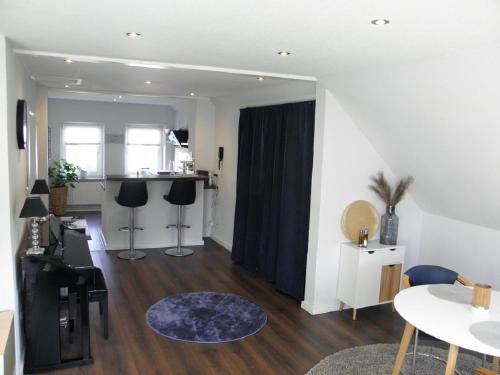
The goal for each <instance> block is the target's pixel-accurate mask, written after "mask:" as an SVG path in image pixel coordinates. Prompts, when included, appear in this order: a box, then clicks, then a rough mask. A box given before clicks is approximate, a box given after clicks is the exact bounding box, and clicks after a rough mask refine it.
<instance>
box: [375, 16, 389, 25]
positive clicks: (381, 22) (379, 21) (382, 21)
mask: <svg viewBox="0 0 500 375" xmlns="http://www.w3.org/2000/svg"><path fill="white" fill-rule="evenodd" d="M389 22H391V21H389V20H386V19H384V18H376V19H374V20H371V21H370V23H371V24H372V25H375V26H384V25H387V24H389Z"/></svg>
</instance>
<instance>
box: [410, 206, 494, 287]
mask: <svg viewBox="0 0 500 375" xmlns="http://www.w3.org/2000/svg"><path fill="white" fill-rule="evenodd" d="M498 243H500V231H498V230H494V229H490V228H485V227H481V226H478V225H472V224H469V223H465V222H463V221H458V220H454V219H449V218H446V217H443V216H437V215H432V214H425V215H424V220H423V227H422V240H421V251H420V258H419V261H420V263H421V264H437V265H440V266H443V267H447V268H451V269H453V270H455V271H456V272H458V273H460V274H463V275H464V276H465V277H467V278H468V279H469V280H471V281H472V282H473V283H487V284H491V285H493V287H494V288H495V289H496V290H499V289H500V272H499V271H498V265H499V264H500V252H499V249H498Z"/></svg>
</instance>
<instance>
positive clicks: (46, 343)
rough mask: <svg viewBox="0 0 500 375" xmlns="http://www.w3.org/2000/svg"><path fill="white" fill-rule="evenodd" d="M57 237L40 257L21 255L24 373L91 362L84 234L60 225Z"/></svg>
mask: <svg viewBox="0 0 500 375" xmlns="http://www.w3.org/2000/svg"><path fill="white" fill-rule="evenodd" d="M51 226H52V225H51ZM52 232H55V231H52ZM57 232H59V228H57ZM58 234H59V233H58ZM57 237H58V236H57V235H56V240H58V238H57ZM61 239H63V241H56V242H55V243H54V244H52V245H51V246H49V247H48V248H47V249H46V251H45V254H44V255H42V256H28V255H26V254H22V255H21V259H20V264H21V279H22V281H21V282H22V286H21V298H22V309H23V314H22V316H23V322H22V325H23V328H24V338H25V345H26V355H25V363H24V373H25V374H32V373H36V372H43V371H50V370H54V369H59V368H65V367H73V366H79V365H84V364H90V363H92V362H93V360H92V356H91V353H90V333H89V303H88V282H89V281H90V280H91V278H92V272H93V270H94V265H93V263H92V258H91V256H90V251H89V247H88V243H87V240H86V237H85V234H82V233H79V232H76V231H73V230H66V231H64V234H63V235H62V236H61ZM62 244H64V246H62Z"/></svg>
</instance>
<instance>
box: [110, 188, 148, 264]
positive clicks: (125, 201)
mask: <svg viewBox="0 0 500 375" xmlns="http://www.w3.org/2000/svg"><path fill="white" fill-rule="evenodd" d="M115 201H116V203H118V204H119V205H120V206H124V207H128V208H129V211H128V227H121V228H119V229H118V230H119V231H128V232H129V236H130V237H129V241H130V249H129V250H128V251H120V252H119V253H118V258H121V259H128V260H132V259H141V258H144V257H145V256H146V253H145V252H144V251H135V249H134V232H135V231H136V230H144V228H141V227H136V226H135V208H136V207H141V206H144V205H145V204H146V203H147V202H148V189H147V186H146V182H145V181H124V182H122V184H121V186H120V193H118V196H117V197H115Z"/></svg>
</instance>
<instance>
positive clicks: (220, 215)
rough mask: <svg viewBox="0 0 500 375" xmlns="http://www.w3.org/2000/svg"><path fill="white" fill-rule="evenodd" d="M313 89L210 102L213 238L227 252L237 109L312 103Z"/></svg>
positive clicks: (293, 87) (278, 89)
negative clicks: (221, 156) (212, 114)
mask: <svg viewBox="0 0 500 375" xmlns="http://www.w3.org/2000/svg"><path fill="white" fill-rule="evenodd" d="M314 86H315V85H314V83H311V82H293V83H288V84H284V85H279V86H273V87H268V88H265V89H257V90H250V91H247V92H245V93H241V94H238V95H231V96H226V97H218V98H215V99H213V103H214V105H215V147H214V149H213V153H214V169H215V171H216V173H218V174H219V177H218V185H219V189H218V192H217V202H216V205H215V208H214V221H215V226H214V228H213V234H212V237H213V238H214V239H215V240H216V241H218V242H219V243H220V244H221V245H223V246H224V247H226V248H227V249H229V250H231V248H232V243H233V229H234V208H235V203H236V170H237V163H238V122H239V115H240V114H239V110H240V109H241V108H245V107H254V106H262V105H271V104H281V103H290V102H297V101H302V100H311V99H314V96H315V88H314ZM219 146H221V147H224V161H223V164H222V166H221V170H218V169H217V160H218V158H217V149H218V147H219Z"/></svg>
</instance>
